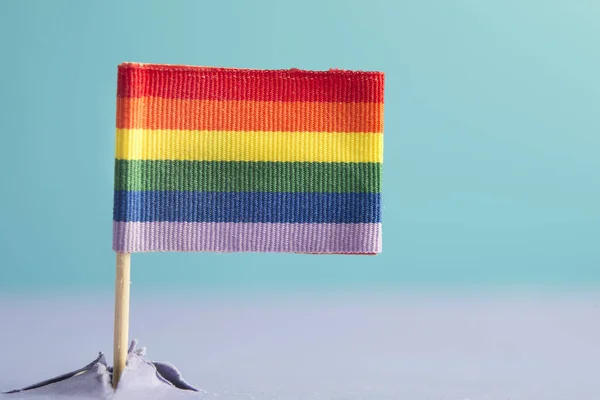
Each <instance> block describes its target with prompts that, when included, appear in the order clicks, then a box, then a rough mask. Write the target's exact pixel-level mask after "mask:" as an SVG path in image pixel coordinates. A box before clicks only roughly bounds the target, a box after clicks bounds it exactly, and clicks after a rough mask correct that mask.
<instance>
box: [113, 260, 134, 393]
mask: <svg viewBox="0 0 600 400" xmlns="http://www.w3.org/2000/svg"><path fill="white" fill-rule="evenodd" d="M130 269H131V255H130V254H129V253H119V252H117V277H116V280H115V337H114V349H113V350H114V359H113V360H114V362H113V378H112V382H113V387H114V388H115V389H116V388H117V385H118V384H119V379H120V378H121V374H122V373H123V370H124V369H125V362H126V360H127V349H128V347H129V343H128V341H129V338H128V336H129V285H130V283H131V282H130V276H131V271H130Z"/></svg>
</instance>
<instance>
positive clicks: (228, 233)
mask: <svg viewBox="0 0 600 400" xmlns="http://www.w3.org/2000/svg"><path fill="white" fill-rule="evenodd" d="M113 250H115V251H118V252H125V253H137V252H150V251H194V252H201V251H210V252H241V251H245V252H286V253H367V254H370V253H379V252H381V224H380V223H356V224H319V223H307V224H304V223H297V224H296V223H235V222H113Z"/></svg>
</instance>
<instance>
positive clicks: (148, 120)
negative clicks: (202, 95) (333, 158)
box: [117, 97, 383, 133]
mask: <svg viewBox="0 0 600 400" xmlns="http://www.w3.org/2000/svg"><path fill="white" fill-rule="evenodd" d="M117 128H120V129H170V130H201V131H204V130H207V131H220V130H223V131H238V132H239V131H254V132H256V131H259V132H270V131H273V132H305V131H306V132H373V133H380V132H382V131H383V104H382V103H327V102H279V101H276V102H271V101H249V100H226V101H221V100H189V99H165V98H158V97H138V98H118V99H117Z"/></svg>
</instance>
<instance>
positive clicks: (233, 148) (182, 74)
mask: <svg viewBox="0 0 600 400" xmlns="http://www.w3.org/2000/svg"><path fill="white" fill-rule="evenodd" d="M117 87H118V90H117V121H116V122H117V132H116V161H115V192H114V213H113V214H114V215H113V221H114V222H113V249H114V250H115V251H117V252H127V253H132V252H150V251H195V252H200V251H211V252H237V251H247V252H251V251H253V252H295V253H351V254H375V253H379V252H380V251H381V174H382V162H383V92H384V90H383V89H384V75H383V73H380V72H357V71H342V70H329V71H303V70H297V69H292V70H249V69H234V68H231V69H229V68H210V67H192V66H176V65H156V64H136V63H125V64H121V65H120V66H119V68H118V84H117Z"/></svg>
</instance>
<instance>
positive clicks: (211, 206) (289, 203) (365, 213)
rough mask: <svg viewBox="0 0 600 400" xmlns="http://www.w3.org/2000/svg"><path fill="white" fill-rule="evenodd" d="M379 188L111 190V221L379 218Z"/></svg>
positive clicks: (336, 220)
mask: <svg viewBox="0 0 600 400" xmlns="http://www.w3.org/2000/svg"><path fill="white" fill-rule="evenodd" d="M380 203H381V196H380V194H379V193H266V192H185V191H184V192H179V191H122V190H117V191H115V202H114V215H113V218H114V220H115V221H121V222H130V221H140V222H154V221H169V222H288V223H294V222H297V223H361V222H363V223H364V222H380V220H381V204H380Z"/></svg>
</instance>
